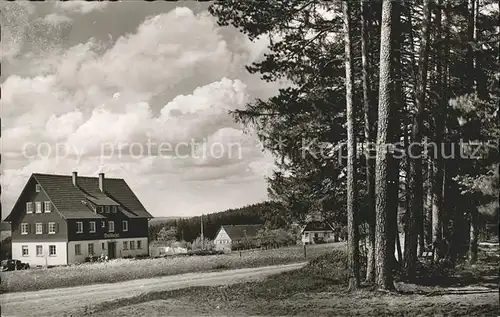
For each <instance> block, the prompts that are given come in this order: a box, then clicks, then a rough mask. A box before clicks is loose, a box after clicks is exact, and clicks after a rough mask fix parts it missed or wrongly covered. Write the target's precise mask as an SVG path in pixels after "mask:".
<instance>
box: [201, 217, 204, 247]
mask: <svg viewBox="0 0 500 317" xmlns="http://www.w3.org/2000/svg"><path fill="white" fill-rule="evenodd" d="M200 227H201V235H200V237H201V249H202V250H204V249H205V248H204V245H205V241H204V240H205V238H204V237H203V214H201V217H200Z"/></svg>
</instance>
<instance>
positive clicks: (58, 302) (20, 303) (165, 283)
mask: <svg viewBox="0 0 500 317" xmlns="http://www.w3.org/2000/svg"><path fill="white" fill-rule="evenodd" d="M304 265H305V262H302V263H294V264H287V265H277V266H265V267H259V268H249V269H238V270H227V271H220V272H210V273H188V274H182V275H171V276H164V277H158V278H153V279H143V280H133V281H127V282H120V283H111V284H97V285H87V286H80V287H70V288H58V289H50V290H42V291H36V292H24V293H9V294H3V295H0V304H1V306H2V317H31V316H37V317H41V316H58V317H61V316H70V315H71V313H72V312H81V311H82V310H84V309H85V307H86V306H87V305H91V304H97V303H101V302H104V301H109V300H113V299H118V298H127V297H133V296H137V295H139V294H141V293H147V292H152V291H166V290H173V289H180V288H185V287H191V286H208V285H222V284H231V283H238V282H242V281H255V280H259V279H262V278H264V277H267V276H269V275H272V274H277V273H281V272H285V271H290V270H294V269H298V268H300V267H302V266H304Z"/></svg>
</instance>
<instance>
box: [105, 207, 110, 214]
mask: <svg viewBox="0 0 500 317" xmlns="http://www.w3.org/2000/svg"><path fill="white" fill-rule="evenodd" d="M105 208H106V213H107V214H109V213H110V206H106V207H105Z"/></svg>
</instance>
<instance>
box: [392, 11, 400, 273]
mask: <svg viewBox="0 0 500 317" xmlns="http://www.w3.org/2000/svg"><path fill="white" fill-rule="evenodd" d="M400 16H401V3H400V2H397V1H396V2H394V3H393V20H392V28H393V29H394V30H398V29H399V28H400ZM392 40H393V44H392V48H393V63H392V71H393V74H392V76H393V77H392V78H393V80H392V91H393V93H392V96H394V97H393V98H394V100H393V105H394V106H393V107H391V111H390V117H389V127H388V131H389V138H390V140H391V144H393V146H394V149H395V150H396V151H394V152H393V153H392V154H391V155H390V156H389V159H388V162H389V163H388V164H389V175H388V180H389V188H388V191H389V193H388V195H389V198H388V206H389V228H390V230H389V233H388V239H389V246H390V250H389V252H390V254H391V262H392V263H393V267H394V266H395V265H394V264H396V263H397V259H396V258H395V247H396V241H397V238H396V236H397V235H398V209H399V168H400V165H401V157H396V155H397V154H398V153H399V151H397V149H398V148H399V149H400V147H399V144H400V133H401V120H400V118H401V114H402V108H403V87H402V76H401V40H402V36H401V33H400V32H395V33H394V36H393V38H392Z"/></svg>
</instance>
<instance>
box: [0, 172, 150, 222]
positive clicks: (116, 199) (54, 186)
mask: <svg viewBox="0 0 500 317" xmlns="http://www.w3.org/2000/svg"><path fill="white" fill-rule="evenodd" d="M32 179H34V180H35V181H36V182H37V183H38V184H40V186H41V187H42V190H43V191H45V193H46V194H47V196H48V197H49V199H50V201H51V202H52V203H53V204H54V206H55V208H56V210H57V211H58V212H59V213H60V214H61V216H62V217H63V218H65V219H72V218H102V217H103V216H101V215H100V214H96V213H95V212H94V211H93V210H92V208H90V206H89V204H84V203H82V201H86V200H88V201H91V202H94V203H97V204H105V205H107V204H118V205H119V207H118V210H119V212H122V213H124V214H125V215H126V216H128V217H130V218H152V217H153V216H151V214H150V213H149V212H148V211H147V210H146V208H144V206H143V205H142V204H141V202H140V201H139V199H138V198H137V196H135V194H134V192H133V191H132V189H130V187H129V186H128V185H127V183H126V182H125V180H123V179H121V178H105V180H104V190H105V192H104V193H103V192H101V191H100V190H99V178H98V177H84V176H78V178H77V185H78V186H77V187H75V186H73V181H72V176H71V175H69V176H68V175H53V174H38V173H34V174H32V175H31V177H30V179H29V180H28V184H29V183H30V181H32ZM26 186H27V185H26ZM26 186H25V189H26ZM25 189H24V190H25ZM24 190H23V191H24ZM18 202H19V201H18ZM16 205H17V203H16ZM14 208H15V206H14ZM11 214H12V212H11ZM10 216H11V215H9V216H8V217H7V218H10ZM7 218H6V220H10V219H7Z"/></svg>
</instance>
